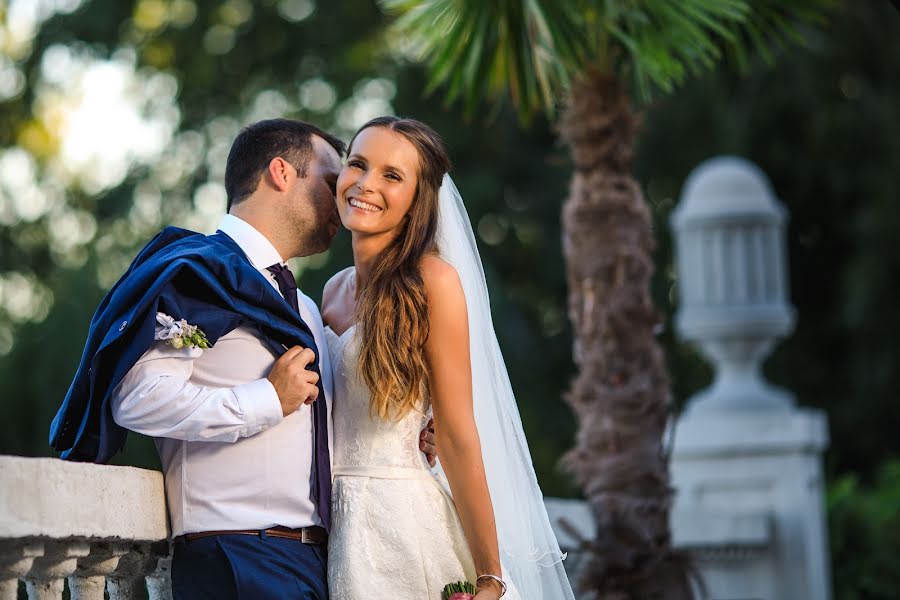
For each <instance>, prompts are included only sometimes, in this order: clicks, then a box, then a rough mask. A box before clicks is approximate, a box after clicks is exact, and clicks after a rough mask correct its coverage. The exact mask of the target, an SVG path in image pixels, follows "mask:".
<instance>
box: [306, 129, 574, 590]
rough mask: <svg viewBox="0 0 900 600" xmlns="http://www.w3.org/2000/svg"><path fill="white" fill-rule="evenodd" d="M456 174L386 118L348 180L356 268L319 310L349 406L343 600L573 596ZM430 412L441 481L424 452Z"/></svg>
mask: <svg viewBox="0 0 900 600" xmlns="http://www.w3.org/2000/svg"><path fill="white" fill-rule="evenodd" d="M449 170H450V161H449V159H448V157H447V153H446V151H445V149H444V147H443V144H442V142H441V140H440V138H439V137H438V135H437V134H436V133H435V132H434V131H433V130H432V129H431V128H429V127H428V126H427V125H424V124H423V123H420V122H418V121H414V120H412V119H398V118H395V117H379V118H376V119H373V120H372V121H370V122H368V123H366V124H365V125H364V126H363V127H362V128H361V129H360V130H359V131H358V132H357V133H356V135H355V136H354V137H353V139H352V140H351V142H350V148H349V150H348V158H347V161H346V165H345V167H344V168H343V170H342V171H341V174H340V177H339V178H338V181H337V205H338V211H339V213H340V218H341V221H342V223H343V225H344V227H346V228H347V229H348V230H350V232H351V233H352V240H353V259H354V266H352V267H350V268H348V269H345V270H343V271H341V272H340V273H338V274H337V275H335V276H334V277H333V278H332V279H331V280H330V281H329V282H328V284H327V285H326V287H325V291H324V294H323V299H322V309H323V310H322V313H323V317H324V320H325V322H326V323H327V324H328V328H327V329H326V331H327V337H328V344H329V350H330V352H331V355H332V360H333V361H334V363H333V364H334V373H335V399H336V401H335V402H334V415H333V418H334V450H335V452H334V460H333V463H334V466H333V475H334V486H333V494H332V521H333V523H332V531H331V535H330V540H329V547H328V555H329V561H328V581H329V591H330V596H331V597H332V598H334V599H335V600H362V599H364V598H371V597H379V598H381V597H385V598H398V599H404V600H406V599H409V600H413V599H415V600H420V599H423V598H428V599H435V600H438V599H439V598H440V596H441V589H442V588H443V587H444V586H445V585H446V584H447V583H451V582H455V581H457V580H467V581H470V582H473V583H476V585H477V595H476V598H477V599H478V600H494V599H496V598H499V597H501V596H504V595H505V597H506V598H507V599H509V598H514V599H517V600H518V599H520V598H523V597H527V598H528V599H529V600H541V599H544V600H557V599H572V598H573V594H572V590H571V587H570V586H569V583H568V580H567V579H566V575H565V571H564V570H563V567H562V562H561V561H562V559H563V558H564V556H563V555H562V554H561V552H560V550H559V546H558V544H557V542H556V538H555V537H554V535H553V531H552V529H551V528H550V524H549V520H548V517H547V513H546V510H545V509H544V505H543V497H542V495H541V491H540V489H539V488H538V485H537V480H536V478H535V475H534V470H533V467H532V464H531V458H530V455H529V453H528V447H527V444H526V442H525V437H524V434H523V432H522V426H521V421H520V418H519V414H518V409H517V408H516V404H515V399H514V397H513V394H512V389H511V387H510V384H509V378H508V375H507V373H506V368H505V366H504V364H503V360H502V356H501V354H500V349H499V346H498V345H497V339H496V336H495V334H494V330H493V324H492V322H491V317H490V305H489V300H488V296H487V288H486V285H485V281H484V274H483V272H482V269H481V261H480V259H479V256H478V251H477V248H476V246H475V241H474V238H473V236H472V230H471V226H470V224H469V220H468V216H467V215H466V213H465V208H464V207H463V205H462V201H461V199H460V197H459V193H458V191H457V190H456V187H455V186H454V185H453V182H452V181H451V180H450V178H449V176H447V175H446V173H447V172H448V171H449ZM432 415H433V418H434V423H435V437H436V440H437V448H438V453H439V456H440V466H439V468H438V471H437V473H434V472H432V471H431V469H430V468H429V466H428V464H427V463H426V462H425V459H424V457H423V456H422V454H421V453H420V451H419V434H420V431H421V430H422V426H423V424H424V423H426V422H427V421H428V419H429V417H430V416H432ZM448 484H449V486H448ZM451 493H452V496H451Z"/></svg>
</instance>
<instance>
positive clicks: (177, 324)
mask: <svg viewBox="0 0 900 600" xmlns="http://www.w3.org/2000/svg"><path fill="white" fill-rule="evenodd" d="M156 323H157V325H156V335H155V336H154V337H153V339H154V340H161V341H165V342H166V343H167V344H169V345H170V346H172V347H173V348H202V349H203V350H206V349H207V348H210V345H209V340H207V339H206V334H205V333H203V331H202V330H201V329H200V328H199V327H197V326H196V325H189V324H188V322H187V321H185V320H184V319H181V320H180V321H176V320H175V319H173V318H172V317H170V316H169V315H167V314H166V313H161V312H158V313H156Z"/></svg>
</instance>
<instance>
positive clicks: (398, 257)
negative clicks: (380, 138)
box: [348, 117, 450, 419]
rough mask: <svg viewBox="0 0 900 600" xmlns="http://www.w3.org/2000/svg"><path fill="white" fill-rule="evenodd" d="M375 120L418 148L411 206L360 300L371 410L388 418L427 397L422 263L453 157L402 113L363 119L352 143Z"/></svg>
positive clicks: (362, 363)
mask: <svg viewBox="0 0 900 600" xmlns="http://www.w3.org/2000/svg"><path fill="white" fill-rule="evenodd" d="M370 127H384V128H387V129H390V130H392V131H394V132H396V133H398V134H400V135H402V136H403V137H404V138H406V139H407V140H408V141H409V142H410V143H411V144H412V145H413V146H415V148H416V150H417V151H418V154H419V170H418V183H417V185H416V192H415V197H414V198H413V202H412V205H411V206H410V209H409V213H407V215H406V217H405V218H404V220H403V222H402V224H401V225H400V231H399V232H398V235H397V236H396V237H395V238H394V240H393V241H392V242H391V243H390V245H388V247H387V248H385V249H384V250H383V251H382V252H381V253H380V254H379V255H378V256H377V257H376V258H375V260H374V261H373V263H372V267H371V270H370V272H369V277H368V279H367V280H366V283H365V285H363V287H362V288H361V289H360V290H359V296H358V299H357V303H356V317H357V323H358V327H360V328H361V330H362V345H361V349H360V356H359V370H360V375H361V376H362V378H363V380H364V381H365V383H366V385H367V386H368V388H369V390H370V392H371V404H370V406H369V408H370V411H371V413H372V415H373V416H374V415H377V416H378V417H381V418H382V419H400V418H402V417H403V416H405V415H407V414H409V412H410V411H412V410H414V409H416V408H420V407H421V403H422V401H423V400H424V399H427V398H428V397H429V387H428V363H427V361H426V358H425V342H426V341H427V340H428V329H429V328H428V306H427V296H426V294H425V284H424V282H423V281H422V273H421V263H422V259H423V258H424V257H425V255H427V254H429V253H432V252H435V251H436V248H435V239H434V237H435V233H436V231H437V219H438V191H439V190H440V187H441V182H442V181H443V178H444V174H445V173H447V172H449V171H450V158H449V157H448V156H447V151H446V150H445V149H444V144H443V142H442V141H441V138H440V136H439V135H438V134H437V133H436V132H435V131H434V130H433V129H431V128H430V127H429V126H428V125H425V124H424V123H421V122H419V121H416V120H414V119H400V118H397V117H377V118H375V119H372V120H371V121H369V122H368V123H366V124H365V125H363V126H362V127H361V128H360V129H359V131H357V132H356V134H354V136H353V139H352V140H350V148H351V149H352V148H353V142H354V141H355V140H356V136H358V135H359V133H360V132H361V131H363V130H365V129H368V128H370ZM348 153H349V151H348Z"/></svg>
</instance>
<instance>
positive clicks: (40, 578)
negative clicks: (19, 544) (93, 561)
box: [25, 540, 91, 600]
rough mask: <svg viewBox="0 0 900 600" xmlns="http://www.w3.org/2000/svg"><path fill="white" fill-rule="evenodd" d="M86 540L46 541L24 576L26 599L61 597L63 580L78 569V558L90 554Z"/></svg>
mask: <svg viewBox="0 0 900 600" xmlns="http://www.w3.org/2000/svg"><path fill="white" fill-rule="evenodd" d="M90 552H91V548H90V545H89V544H88V543H87V542H76V541H55V540H54V541H47V542H45V543H44V554H43V555H42V556H39V557H35V559H34V562H33V563H32V565H31V570H30V571H29V572H28V574H27V575H26V576H25V588H26V589H27V590H28V600H59V599H60V598H62V593H63V587H64V583H63V580H64V579H65V578H66V577H68V576H70V575H72V574H73V573H74V572H75V571H76V569H78V559H79V558H81V557H83V556H87V555H88V554H90Z"/></svg>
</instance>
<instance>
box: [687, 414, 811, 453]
mask: <svg viewBox="0 0 900 600" xmlns="http://www.w3.org/2000/svg"><path fill="white" fill-rule="evenodd" d="M827 446H828V421H827V419H826V417H825V414H824V413H823V412H821V411H818V410H814V409H808V408H803V409H791V410H733V411H722V412H710V413H704V414H696V415H695V414H693V413H689V414H686V415H685V416H684V417H683V418H681V419H679V421H678V424H677V425H676V428H675V446H674V448H673V452H672V453H673V456H675V457H685V456H692V457H703V456H712V457H723V456H730V455H740V456H747V455H748V454H772V453H779V452H784V451H796V450H805V451H807V452H813V453H814V452H821V451H822V450H823V449H824V448H826V447H827Z"/></svg>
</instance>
